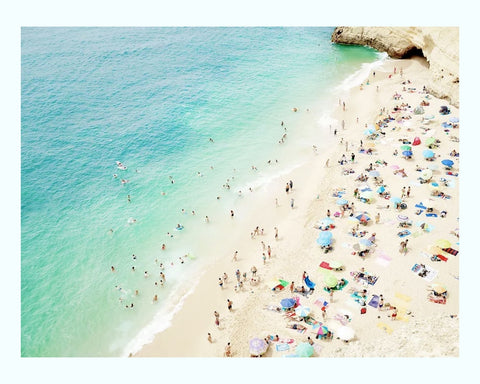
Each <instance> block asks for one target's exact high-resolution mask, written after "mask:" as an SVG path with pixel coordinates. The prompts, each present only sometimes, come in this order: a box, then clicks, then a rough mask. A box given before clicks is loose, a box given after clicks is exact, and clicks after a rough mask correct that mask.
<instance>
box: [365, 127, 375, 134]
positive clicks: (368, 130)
mask: <svg viewBox="0 0 480 384" xmlns="http://www.w3.org/2000/svg"><path fill="white" fill-rule="evenodd" d="M374 133H375V128H367V129H366V130H365V131H363V134H364V135H366V136H370V135H372V134H374Z"/></svg>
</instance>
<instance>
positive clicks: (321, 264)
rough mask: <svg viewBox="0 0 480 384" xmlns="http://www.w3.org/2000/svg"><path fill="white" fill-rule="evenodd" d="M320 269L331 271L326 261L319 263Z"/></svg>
mask: <svg viewBox="0 0 480 384" xmlns="http://www.w3.org/2000/svg"><path fill="white" fill-rule="evenodd" d="M320 268H325V269H332V267H330V264H328V263H327V262H326V261H322V262H321V263H320Z"/></svg>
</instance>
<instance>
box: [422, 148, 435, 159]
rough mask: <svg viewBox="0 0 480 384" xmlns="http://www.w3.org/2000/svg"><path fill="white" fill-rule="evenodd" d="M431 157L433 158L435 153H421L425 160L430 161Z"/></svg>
mask: <svg viewBox="0 0 480 384" xmlns="http://www.w3.org/2000/svg"><path fill="white" fill-rule="evenodd" d="M433 156H435V153H433V151H431V150H430V149H425V150H424V151H423V157H425V158H426V159H431V158H432V157H433Z"/></svg>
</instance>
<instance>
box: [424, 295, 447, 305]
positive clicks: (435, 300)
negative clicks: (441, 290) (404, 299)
mask: <svg viewBox="0 0 480 384" xmlns="http://www.w3.org/2000/svg"><path fill="white" fill-rule="evenodd" d="M428 300H429V301H431V302H432V303H437V304H447V299H446V298H445V297H435V296H428Z"/></svg>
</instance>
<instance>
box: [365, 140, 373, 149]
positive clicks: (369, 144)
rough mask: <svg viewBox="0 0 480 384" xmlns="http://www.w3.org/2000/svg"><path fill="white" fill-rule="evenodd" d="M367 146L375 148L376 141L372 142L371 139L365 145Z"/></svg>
mask: <svg viewBox="0 0 480 384" xmlns="http://www.w3.org/2000/svg"><path fill="white" fill-rule="evenodd" d="M365 146H366V147H367V148H375V143H372V142H371V141H370V142H368V143H366V145H365Z"/></svg>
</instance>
